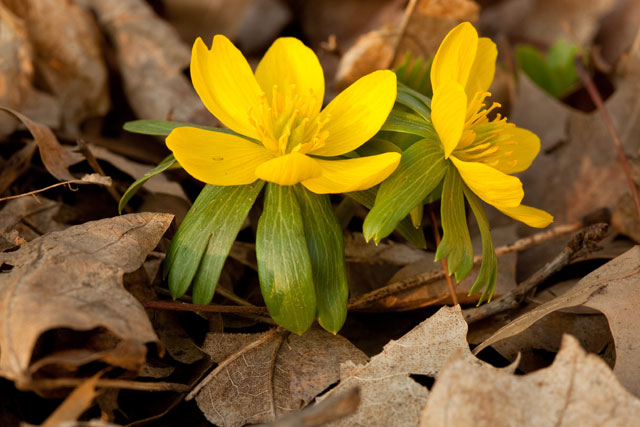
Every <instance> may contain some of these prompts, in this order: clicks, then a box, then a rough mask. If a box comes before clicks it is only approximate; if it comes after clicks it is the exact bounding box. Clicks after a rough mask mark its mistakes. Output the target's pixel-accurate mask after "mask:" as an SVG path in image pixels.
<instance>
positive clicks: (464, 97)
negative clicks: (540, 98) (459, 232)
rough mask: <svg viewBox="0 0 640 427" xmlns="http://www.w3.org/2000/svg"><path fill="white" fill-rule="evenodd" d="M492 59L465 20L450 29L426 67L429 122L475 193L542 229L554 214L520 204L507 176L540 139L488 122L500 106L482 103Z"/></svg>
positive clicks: (490, 48) (518, 186)
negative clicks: (428, 73) (430, 89)
mask: <svg viewBox="0 0 640 427" xmlns="http://www.w3.org/2000/svg"><path fill="white" fill-rule="evenodd" d="M496 57H497V49H496V45H495V44H494V43H493V42H492V41H491V40H489V39H488V38H484V37H481V38H478V33H477V32H476V30H475V28H473V26H472V25H471V24H469V23H468V22H465V23H462V24H460V25H458V26H457V27H455V28H454V29H453V30H451V31H450V32H449V34H448V35H447V36H446V37H445V39H444V40H443V42H442V44H441V45H440V47H439V48H438V52H437V53H436V56H435V58H434V60H433V65H432V68H431V84H432V86H433V99H432V101H431V120H432V122H433V126H434V128H435V130H436V132H437V133H438V136H439V137H440V141H441V142H442V145H443V147H444V155H445V158H448V159H450V160H451V161H452V162H453V164H454V165H455V167H456V168H457V169H458V172H459V173H460V176H461V177H462V179H463V181H464V182H465V184H466V185H467V186H468V187H469V188H470V189H471V190H472V191H473V192H474V193H475V194H476V195H477V196H478V197H480V198H481V199H482V200H484V201H485V202H486V203H488V204H490V205H493V206H495V207H496V208H497V209H499V210H500V211H501V212H503V213H504V214H506V215H508V216H510V217H512V218H514V219H517V220H518V221H522V222H524V223H525V224H527V225H530V226H532V227H546V226H547V225H549V224H550V223H551V222H552V221H553V217H552V216H551V215H549V214H548V213H546V212H544V211H542V210H540V209H536V208H532V207H530V206H525V205H522V204H521V201H522V198H523V197H524V191H523V190H522V182H520V180H519V179H518V178H516V177H514V176H511V174H513V173H516V172H521V171H523V170H525V169H527V168H528V167H529V165H530V164H531V162H532V161H533V159H534V158H535V157H536V155H537V154H538V152H539V151H540V140H539V139H538V137H537V136H536V135H535V134H533V133H532V132H530V131H528V130H526V129H521V128H518V127H516V126H515V125H514V124H512V123H507V120H506V118H502V117H501V116H500V114H498V115H497V117H496V118H495V119H494V120H492V121H489V119H488V117H487V115H488V114H489V112H491V111H492V110H493V109H494V108H496V107H500V105H499V104H498V103H493V104H492V105H491V106H490V107H489V108H487V107H486V106H485V99H486V98H487V97H488V96H490V95H491V94H490V93H489V92H487V90H488V89H489V86H490V85H491V82H492V81H493V76H494V74H495V62H496Z"/></svg>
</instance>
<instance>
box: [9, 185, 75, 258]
mask: <svg viewBox="0 0 640 427" xmlns="http://www.w3.org/2000/svg"><path fill="white" fill-rule="evenodd" d="M61 206H62V204H61V203H60V202H55V201H53V200H49V199H46V198H44V197H38V198H35V197H23V198H19V199H15V200H11V201H8V202H7V203H6V204H5V205H4V206H3V207H2V209H0V252H2V251H4V250H7V249H10V248H14V247H17V246H20V245H22V244H24V243H26V242H28V241H31V240H33V239H35V238H36V237H40V235H41V234H44V233H48V232H50V231H58V230H62V229H64V228H65V225H64V224H62V223H60V222H58V221H57V220H56V219H55V218H56V216H57V215H58V213H59V211H60V207H61ZM10 236H13V237H10ZM3 238H4V239H5V241H4V242H2V240H3ZM16 239H17V240H16Z"/></svg>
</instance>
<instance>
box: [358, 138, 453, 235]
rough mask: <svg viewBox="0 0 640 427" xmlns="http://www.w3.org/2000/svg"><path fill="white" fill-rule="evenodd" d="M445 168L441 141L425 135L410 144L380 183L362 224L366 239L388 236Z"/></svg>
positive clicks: (419, 201) (440, 177)
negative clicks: (389, 174)
mask: <svg viewBox="0 0 640 427" xmlns="http://www.w3.org/2000/svg"><path fill="white" fill-rule="evenodd" d="M446 170H447V162H446V160H445V158H444V153H443V151H442V144H440V142H438V141H437V140H428V139H423V140H421V141H418V142H416V143H415V144H413V145H412V146H411V147H409V148H408V149H407V150H406V151H405V152H404V153H402V158H401V159H400V164H399V165H398V168H397V169H396V170H395V172H394V173H393V174H392V175H391V176H390V177H389V178H387V180H386V181H384V182H383V183H382V184H380V189H379V190H378V194H377V195H376V201H375V204H374V206H373V208H372V209H371V211H370V212H369V214H368V215H367V217H366V218H365V220H364V224H363V227H362V230H363V233H364V237H365V239H366V240H367V241H368V240H370V239H373V240H374V242H376V243H378V242H380V240H381V239H383V238H384V237H386V236H388V235H389V234H390V233H391V232H392V231H393V229H394V228H395V227H396V226H397V225H398V222H400V220H402V219H403V218H404V217H405V216H407V215H408V214H409V212H411V209H413V208H414V207H416V206H417V205H418V204H419V203H422V201H423V200H424V198H425V197H427V195H428V194H429V193H430V192H431V191H432V190H433V189H434V188H435V187H436V186H437V185H438V184H439V183H440V181H441V180H442V178H443V176H444V173H445V171H446Z"/></svg>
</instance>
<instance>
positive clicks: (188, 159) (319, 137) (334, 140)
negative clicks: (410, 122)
mask: <svg viewBox="0 0 640 427" xmlns="http://www.w3.org/2000/svg"><path fill="white" fill-rule="evenodd" d="M191 79H192V81H193V86H194V88H195V90H196V92H197V93H198V95H199V96H200V99H201V100H202V102H203V103H204V105H205V106H206V107H207V109H208V110H209V111H210V112H211V113H212V114H213V115H214V116H216V117H217V118H218V119H219V120H220V121H221V122H222V123H223V124H224V125H226V126H227V127H229V128H230V129H231V130H233V131H234V132H236V133H237V134H239V135H242V136H243V137H240V136H236V135H232V134H225V133H221V132H213V131H207V130H204V129H199V128H194V127H180V128H176V129H174V130H173V131H172V132H171V134H170V135H169V136H168V137H167V140H166V142H167V146H168V147H169V149H170V150H171V151H173V154H174V155H175V158H176V159H177V160H178V162H179V163H180V165H182V167H183V168H184V169H185V170H186V171H187V172H188V173H189V174H191V175H192V176H193V177H195V178H197V179H199V180H200V181H204V182H206V183H209V184H213V185H221V186H226V185H244V184H250V183H252V182H254V181H255V180H257V179H262V180H265V181H269V182H273V183H276V184H280V185H294V184H297V183H302V185H304V186H305V187H306V188H308V189H309V190H311V191H313V192H314V193H319V194H326V193H342V192H349V191H357V190H365V189H367V188H370V187H373V186H374V185H376V184H378V183H379V182H381V181H382V180H384V179H385V178H387V177H388V176H389V175H390V174H391V173H392V172H393V171H394V170H395V168H396V167H397V165H398V162H399V161H400V155H399V154H398V153H384V154H380V155H376V156H370V157H357V158H350V159H341V160H329V159H323V158H322V157H334V156H340V155H342V154H345V153H348V152H350V151H353V150H354V149H356V148H358V147H359V146H360V145H362V144H364V143H365V142H366V141H367V140H368V139H370V138H371V137H372V136H373V135H374V134H375V133H376V132H378V130H379V129H380V127H381V126H382V124H383V123H384V121H385V119H386V118H387V116H388V115H389V112H390V111H391V108H392V107H393V104H394V101H395V98H396V77H395V74H394V73H393V72H391V71H376V72H374V73H371V74H369V75H367V76H365V77H362V78H361V79H360V80H358V81H356V82H355V83H354V84H353V85H351V86H350V87H349V88H347V89H346V90H345V91H343V92H342V93H340V94H339V95H338V96H337V97H336V98H335V99H334V100H333V101H332V102H330V103H329V105H328V106H327V107H326V108H325V109H324V110H322V111H320V110H321V107H322V101H323V98H324V76H323V72H322V67H321V66H320V62H319V61H318V58H317V57H316V55H315V53H314V52H313V51H312V50H311V49H309V48H308V47H306V46H304V44H302V42H301V41H300V40H297V39H295V38H280V39H278V40H276V41H275V42H274V43H273V45H272V46H271V47H270V48H269V50H268V51H267V53H266V54H265V56H264V57H263V58H262V60H261V61H260V63H259V64H258V67H257V69H256V72H255V75H254V73H253V72H252V71H251V68H250V66H249V64H248V63H247V61H246V59H245V58H244V56H243V55H242V53H241V52H240V51H239V50H238V49H237V48H236V47H235V46H234V45H233V44H232V43H231V42H230V41H229V39H227V38H226V37H225V36H222V35H217V36H215V37H214V38H213V46H212V47H211V49H210V50H209V49H207V47H206V46H205V44H204V42H203V41H202V39H200V38H198V39H197V40H196V42H195V44H194V45H193V52H192V56H191Z"/></svg>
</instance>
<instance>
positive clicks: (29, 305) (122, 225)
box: [0, 213, 173, 388]
mask: <svg viewBox="0 0 640 427" xmlns="http://www.w3.org/2000/svg"><path fill="white" fill-rule="evenodd" d="M172 218H173V216H172V215H168V214H150V213H140V214H132V215H123V216H120V217H115V218H109V219H104V220H100V221H94V222H88V223H85V224H82V225H77V226H74V227H70V228H67V229H66V230H64V231H57V232H52V233H49V234H46V235H45V236H42V237H39V238H37V239H35V240H32V241H31V242H28V243H25V244H24V245H22V246H21V247H20V248H19V249H18V250H17V251H14V252H8V253H2V254H0V264H3V265H5V267H9V268H8V271H4V272H2V273H1V274H0V282H1V286H0V301H1V304H2V305H1V306H0V307H1V308H0V314H1V317H0V331H1V332H0V349H1V352H0V372H1V373H2V375H3V376H5V377H6V378H9V379H11V380H13V381H15V382H16V384H17V386H18V387H22V388H24V387H28V385H29V382H30V380H31V378H32V375H33V374H34V373H35V372H34V370H33V366H34V364H37V365H38V366H37V368H38V369H41V368H44V366H41V365H42V363H38V361H37V360H34V357H33V356H34V354H33V351H34V346H35V344H36V341H37V340H38V338H39V337H41V336H42V334H44V333H45V332H47V331H50V330H58V329H61V328H64V329H62V330H63V331H64V330H72V331H76V333H77V334H80V332H77V331H92V330H96V331H94V332H92V334H93V335H94V338H95V339H93V341H91V340H87V335H84V336H85V338H84V340H85V341H84V343H85V346H88V347H87V349H88V350H92V349H93V347H92V346H90V344H89V342H91V343H93V346H95V347H98V348H97V349H95V350H94V351H97V352H99V351H105V352H106V354H105V355H104V357H102V359H103V360H105V361H106V362H107V363H110V364H113V365H115V366H122V367H127V368H128V369H134V370H135V368H136V367H137V368H139V367H140V366H141V364H142V363H143V362H144V357H145V354H146V344H147V343H156V344H158V338H157V336H156V334H155V332H154V331H153V328H152V327H151V323H150V321H149V318H148V317H147V315H146V313H145V311H144V309H143V308H142V306H141V305H140V303H139V302H138V301H137V300H136V299H135V298H134V297H133V296H132V295H131V294H129V293H128V292H127V291H126V290H125V289H124V288H123V286H122V276H123V275H124V273H126V272H131V271H135V270H136V269H138V268H139V267H140V266H141V265H142V263H143V261H144V259H145V257H146V256H147V254H148V253H149V252H150V251H151V250H152V249H153V248H154V247H155V246H156V245H157V243H158V241H159V240H160V238H161V237H162V235H163V234H164V232H165V230H166V229H167V228H168V227H169V225H170V223H171V221H172ZM65 350H66V349H65ZM44 356H48V357H54V356H53V355H51V354H49V355H47V354H45V355H44ZM40 358H41V359H42V355H40ZM83 360H86V358H84V357H81V358H80V362H79V363H77V364H76V363H74V362H73V360H72V359H70V358H66V363H65V364H66V365H70V366H77V365H81V364H83V363H84V362H83Z"/></svg>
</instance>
